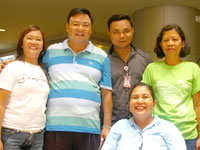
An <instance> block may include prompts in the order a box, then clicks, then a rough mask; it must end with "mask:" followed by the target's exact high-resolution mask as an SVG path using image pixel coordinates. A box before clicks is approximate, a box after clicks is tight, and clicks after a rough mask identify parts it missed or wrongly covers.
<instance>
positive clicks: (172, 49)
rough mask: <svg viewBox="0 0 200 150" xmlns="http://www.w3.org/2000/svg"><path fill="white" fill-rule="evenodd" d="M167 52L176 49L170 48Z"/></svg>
mask: <svg viewBox="0 0 200 150" xmlns="http://www.w3.org/2000/svg"><path fill="white" fill-rule="evenodd" d="M167 50H168V51H174V50H175V49H174V48H168V49H167Z"/></svg>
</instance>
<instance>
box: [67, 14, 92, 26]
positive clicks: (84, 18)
mask: <svg viewBox="0 0 200 150" xmlns="http://www.w3.org/2000/svg"><path fill="white" fill-rule="evenodd" d="M69 22H86V23H90V24H91V20H90V17H89V16H88V15H87V14H76V15H73V16H71V17H70V19H69Z"/></svg>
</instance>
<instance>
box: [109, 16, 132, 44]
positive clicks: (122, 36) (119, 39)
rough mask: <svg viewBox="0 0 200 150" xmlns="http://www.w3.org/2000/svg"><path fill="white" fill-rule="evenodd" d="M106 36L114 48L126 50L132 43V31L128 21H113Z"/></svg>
mask: <svg viewBox="0 0 200 150" xmlns="http://www.w3.org/2000/svg"><path fill="white" fill-rule="evenodd" d="M108 34H109V36H110V39H111V42H112V44H113V45H114V47H115V48H126V47H129V46H130V44H131V42H132V39H133V34H134V29H133V27H132V26H131V24H130V22H129V21H128V20H119V21H113V22H112V23H111V24H110V29H109V32H108Z"/></svg>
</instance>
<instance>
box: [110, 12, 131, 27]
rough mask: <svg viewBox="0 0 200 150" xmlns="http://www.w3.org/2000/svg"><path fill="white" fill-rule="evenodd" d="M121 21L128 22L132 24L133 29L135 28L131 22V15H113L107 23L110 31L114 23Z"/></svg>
mask: <svg viewBox="0 0 200 150" xmlns="http://www.w3.org/2000/svg"><path fill="white" fill-rule="evenodd" d="M120 20H128V21H129V22H130V24H131V27H133V23H132V21H131V17H130V16H129V15H125V14H114V15H112V16H111V17H110V18H109V19H108V21H107V26H108V30H110V25H111V23H112V22H113V21H120Z"/></svg>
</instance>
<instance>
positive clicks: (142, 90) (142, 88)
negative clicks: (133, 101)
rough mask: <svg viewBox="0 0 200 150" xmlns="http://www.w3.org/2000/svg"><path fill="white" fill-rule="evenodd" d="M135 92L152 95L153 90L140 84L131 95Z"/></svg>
mask: <svg viewBox="0 0 200 150" xmlns="http://www.w3.org/2000/svg"><path fill="white" fill-rule="evenodd" d="M134 94H147V95H151V91H150V90H149V89H148V88H147V87H146V86H138V87H136V88H134V89H133V91H132V93H131V95H134Z"/></svg>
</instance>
